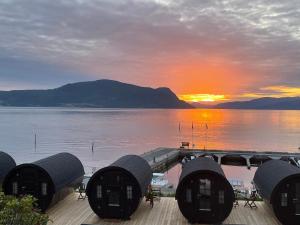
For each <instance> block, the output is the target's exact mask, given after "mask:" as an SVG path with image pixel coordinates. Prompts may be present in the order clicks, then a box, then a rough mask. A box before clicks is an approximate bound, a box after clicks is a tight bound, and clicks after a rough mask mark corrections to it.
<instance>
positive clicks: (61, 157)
mask: <svg viewBox="0 0 300 225" xmlns="http://www.w3.org/2000/svg"><path fill="white" fill-rule="evenodd" d="M32 164H35V165H37V166H39V167H41V168H43V169H44V170H45V171H47V173H48V174H49V176H50V177H51V179H52V181H53V184H54V185H55V189H56V191H57V190H60V189H61V188H63V187H65V186H66V185H68V184H70V183H71V182H73V181H74V180H76V179H77V178H79V177H81V176H84V168H83V165H82V163H81V161H80V160H79V159H78V158H77V157H76V156H74V155H72V154H70V153H67V152H63V153H59V154H56V155H53V156H50V157H47V158H44V159H41V160H38V161H36V162H33V163H32Z"/></svg>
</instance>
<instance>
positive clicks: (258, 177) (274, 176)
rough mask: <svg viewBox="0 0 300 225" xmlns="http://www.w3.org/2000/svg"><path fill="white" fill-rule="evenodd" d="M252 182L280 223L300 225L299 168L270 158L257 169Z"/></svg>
mask: <svg viewBox="0 0 300 225" xmlns="http://www.w3.org/2000/svg"><path fill="white" fill-rule="evenodd" d="M254 183H255V186H256V188H257V190H258V192H259V194H260V195H261V196H262V198H263V199H264V200H265V201H266V202H267V203H269V206H270V207H271V208H272V209H273V212H274V214H275V215H276V217H277V218H278V220H279V221H280V222H281V223H282V224H285V225H300V168H298V167H296V166H293V165H291V164H289V163H288V162H286V161H282V160H270V161H267V162H265V163H263V164H262V165H261V166H260V167H259V168H258V169H257V171H256V173H255V176H254Z"/></svg>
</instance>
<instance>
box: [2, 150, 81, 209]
mask: <svg viewBox="0 0 300 225" xmlns="http://www.w3.org/2000/svg"><path fill="white" fill-rule="evenodd" d="M83 177H84V168H83V165H82V163H81V162H80V160H79V159H78V158H77V157H76V156H74V155H72V154H70V153H59V154H56V155H53V156H50V157H47V158H44V159H41V160H39V161H36V162H33V163H26V164H21V165H18V166H16V167H15V168H14V169H12V170H11V171H10V172H9V173H8V174H7V175H6V177H5V179H4V181H3V190H4V193H5V194H7V195H15V196H23V195H32V196H34V197H35V198H36V199H37V203H38V206H39V208H40V209H41V210H42V211H43V212H44V211H46V210H47V209H48V208H49V206H50V205H52V204H54V203H56V202H57V201H59V200H61V199H63V198H64V197H65V196H66V195H67V194H69V193H70V192H71V191H73V190H74V188H76V187H78V186H79V185H80V184H81V183H82V181H83Z"/></svg>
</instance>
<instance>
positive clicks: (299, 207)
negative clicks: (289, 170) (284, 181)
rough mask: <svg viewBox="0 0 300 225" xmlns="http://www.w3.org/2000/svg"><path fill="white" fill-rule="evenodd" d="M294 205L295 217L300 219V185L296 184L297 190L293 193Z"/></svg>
mask: <svg viewBox="0 0 300 225" xmlns="http://www.w3.org/2000/svg"><path fill="white" fill-rule="evenodd" d="M293 192H294V193H295V195H294V196H293V205H294V206H295V207H294V208H295V215H296V216H299V217H300V183H295V190H294V191H293Z"/></svg>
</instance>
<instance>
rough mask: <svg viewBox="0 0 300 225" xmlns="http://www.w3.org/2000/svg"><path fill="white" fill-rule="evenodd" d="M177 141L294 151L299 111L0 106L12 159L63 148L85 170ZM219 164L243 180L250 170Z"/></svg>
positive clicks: (1, 130)
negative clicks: (75, 157)
mask: <svg viewBox="0 0 300 225" xmlns="http://www.w3.org/2000/svg"><path fill="white" fill-rule="evenodd" d="M179 123H180V129H179ZM192 124H193V127H194V129H193V130H192ZM35 134H36V135H37V148H36V149H35V147H34V136H35ZM181 141H189V142H191V143H194V146H195V148H206V149H210V148H214V149H228V150H231V149H237V150H258V151H266V150H268V151H291V152H299V150H298V147H299V146H300V111H264V110H202V109H195V110H156V109H155V110H154V109H153V110H143V109H129V110H127V109H69V108H0V149H1V150H2V151H6V152H8V153H10V154H11V155H12V156H13V157H14V158H15V159H16V161H17V163H18V164H19V163H24V162H32V161H34V160H37V159H40V158H43V157H46V156H49V155H52V154H55V153H58V152H62V151H66V152H70V153H73V154H75V155H76V156H78V157H79V158H80V159H81V160H82V162H83V164H84V166H85V169H86V172H90V171H91V170H92V168H93V167H96V168H100V167H103V166H106V165H108V164H109V163H111V162H113V161H114V160H116V159H117V158H118V157H120V156H122V155H125V154H129V153H133V154H141V153H143V152H146V151H149V150H151V149H154V148H157V147H178V146H179V143H180V142H181ZM92 143H94V153H92V151H91V146H92ZM224 170H225V173H226V175H227V177H228V178H238V179H243V180H245V182H246V183H248V182H249V181H250V180H251V179H252V178H253V173H254V169H252V170H251V171H248V170H247V169H245V168H238V167H227V166H226V167H224ZM179 175H180V167H179V166H177V167H175V168H174V169H172V170H171V171H170V172H169V173H168V175H167V176H168V178H169V179H170V181H172V182H173V183H176V181H177V180H178V177H179Z"/></svg>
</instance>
